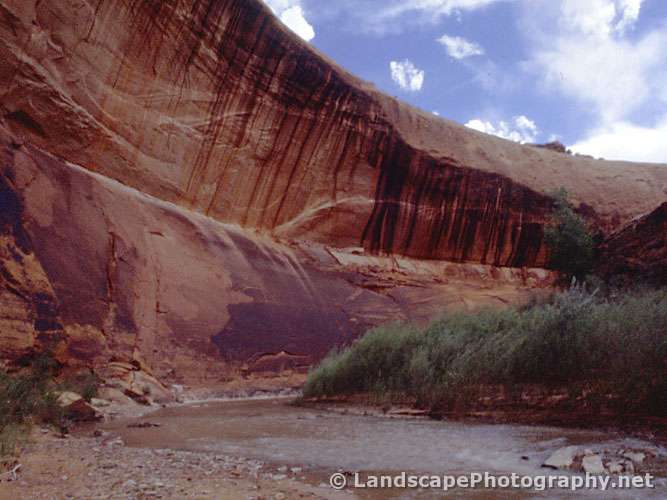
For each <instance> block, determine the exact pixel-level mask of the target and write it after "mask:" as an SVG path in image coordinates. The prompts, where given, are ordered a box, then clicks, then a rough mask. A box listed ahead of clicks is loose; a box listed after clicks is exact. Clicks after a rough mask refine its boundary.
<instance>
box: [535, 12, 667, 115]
mask: <svg viewBox="0 0 667 500" xmlns="http://www.w3.org/2000/svg"><path fill="white" fill-rule="evenodd" d="M641 5H642V0H589V1H586V2H582V1H580V0H562V2H561V3H560V9H559V11H558V14H557V15H558V16H559V18H558V27H559V29H558V30H557V31H553V30H552V31H549V30H546V31H544V32H542V33H541V34H540V35H538V36H537V37H536V40H533V46H534V47H535V50H534V52H533V55H532V58H531V62H530V63H529V64H528V66H527V67H529V68H530V69H532V70H533V71H534V72H536V73H538V74H539V75H540V77H541V80H542V83H543V84H544V85H545V86H546V88H548V89H553V90H557V91H558V92H560V93H562V94H563V95H565V96H567V97H571V98H573V99H575V100H577V101H579V102H580V103H582V104H585V105H588V106H590V108H591V110H592V111H594V112H595V113H596V114H597V116H598V118H599V119H600V121H601V122H603V123H612V122H617V121H620V120H623V119H624V118H626V117H627V116H628V115H629V114H631V113H632V112H633V111H636V110H637V109H638V108H639V107H640V106H641V105H642V104H644V103H645V102H646V101H647V100H648V99H649V98H651V97H652V96H654V95H660V92H661V84H662V82H661V81H660V80H659V79H656V78H654V75H655V73H656V72H658V71H661V69H662V68H664V67H665V65H666V64H667V32H665V31H664V30H655V31H653V32H649V33H646V34H644V35H643V36H642V37H639V38H638V39H629V38H628V37H627V36H626V32H627V31H628V30H629V29H631V28H633V27H634V25H635V23H636V22H637V20H638V18H639V14H640V10H641Z"/></svg>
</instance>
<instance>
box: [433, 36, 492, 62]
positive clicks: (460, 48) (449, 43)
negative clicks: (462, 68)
mask: <svg viewBox="0 0 667 500" xmlns="http://www.w3.org/2000/svg"><path fill="white" fill-rule="evenodd" d="M436 41H437V42H438V43H439V44H441V45H442V46H444V47H445V49H447V53H448V54H449V55H450V56H451V57H453V58H454V59H465V58H466V57H471V56H481V55H482V54H484V49H482V47H480V46H479V45H478V44H476V43H475V42H471V41H469V40H466V39H465V38H462V37H460V36H449V35H442V36H441V37H440V38H438V39H437V40H436Z"/></svg>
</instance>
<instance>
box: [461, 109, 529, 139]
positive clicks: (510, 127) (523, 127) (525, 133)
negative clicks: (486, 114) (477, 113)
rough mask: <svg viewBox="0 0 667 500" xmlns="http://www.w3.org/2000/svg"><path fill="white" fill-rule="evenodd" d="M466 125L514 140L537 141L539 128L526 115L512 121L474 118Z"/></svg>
mask: <svg viewBox="0 0 667 500" xmlns="http://www.w3.org/2000/svg"><path fill="white" fill-rule="evenodd" d="M465 125H466V127H468V128H471V129H474V130H478V131H479V132H484V133H485V134H491V135H495V136H498V137H502V138H503V139H509V140H510V141H514V142H521V143H525V142H535V139H536V138H537V135H538V133H539V129H538V128H537V125H536V124H535V122H534V121H533V120H531V119H530V118H528V117H527V116H525V115H519V116H515V117H514V118H512V120H511V121H510V122H507V121H504V120H501V121H499V122H497V123H495V124H494V123H492V122H490V121H488V120H482V119H480V118H474V119H472V120H470V121H468V123H466V124H465Z"/></svg>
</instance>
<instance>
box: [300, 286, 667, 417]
mask: <svg viewBox="0 0 667 500" xmlns="http://www.w3.org/2000/svg"><path fill="white" fill-rule="evenodd" d="M665 363H667V291H645V292H638V293H627V294H622V295H617V296H612V297H606V298H605V297H598V296H597V295H596V294H594V293H589V292H587V291H586V290H585V289H584V288H583V287H573V288H572V289H570V290H568V291H566V292H562V293H559V294H556V295H554V297H553V298H552V299H551V300H549V301H548V302H545V303H542V304H537V303H536V304H533V305H532V306H530V307H525V308H520V309H519V308H514V309H513V308H510V309H505V310H500V311H482V312H480V313H475V314H472V313H459V314H452V315H447V316H445V317H443V318H441V319H440V320H437V321H435V322H433V323H432V324H431V325H429V326H428V327H427V328H425V329H423V330H418V329H415V328H413V327H410V326H407V325H395V326H392V327H387V328H379V329H375V330H372V331H371V332H369V333H368V334H367V335H365V336H364V337H362V338H361V339H360V340H359V341H358V342H356V343H355V344H353V345H352V346H351V347H350V348H348V349H346V350H344V351H341V352H334V353H332V354H330V355H329V356H328V357H327V358H326V359H325V360H324V361H323V362H322V363H321V364H320V365H319V366H318V367H317V368H315V369H314V370H313V371H312V372H311V373H310V375H309V377H308V381H307V383H306V385H305V388H304V396H305V397H317V396H333V395H340V394H354V393H370V392H373V391H375V392H377V391H384V392H386V393H387V394H392V393H396V394H401V395H402V396H403V397H405V395H409V396H410V397H412V398H413V399H416V400H417V401H418V402H419V403H420V404H435V403H437V402H442V401H450V400H453V399H459V400H460V399H461V398H464V397H466V396H465V395H466V394H468V395H469V397H474V395H475V394H476V388H479V387H481V386H484V385H498V384H500V385H505V386H506V387H507V388H511V387H513V386H516V385H517V384H540V385H544V386H558V387H562V386H573V385H577V384H589V385H590V383H592V384H593V386H595V387H598V390H599V391H600V394H599V395H600V396H601V397H602V396H603V394H602V392H604V391H610V392H614V393H617V394H618V396H619V398H620V399H619V405H621V406H622V407H623V408H625V409H627V410H632V409H641V410H643V411H650V412H651V413H653V414H660V415H667V396H666V395H665V394H667V391H665V389H667V382H666V381H665V380H666V379H665V376H664V375H665ZM593 396H595V394H593Z"/></svg>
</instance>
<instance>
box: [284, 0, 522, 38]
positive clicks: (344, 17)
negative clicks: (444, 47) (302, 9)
mask: <svg viewBox="0 0 667 500" xmlns="http://www.w3.org/2000/svg"><path fill="white" fill-rule="evenodd" d="M283 1H284V0H283ZM301 1H302V3H304V4H306V5H310V4H311V2H312V4H313V5H315V2H316V1H317V15H318V16H323V17H328V18H329V19H330V20H332V22H333V21H335V22H337V23H338V25H339V26H340V25H342V24H344V25H346V28H348V29H350V30H351V31H363V32H367V33H374V34H378V35H383V34H386V33H401V32H403V31H405V30H406V29H407V28H415V27H419V26H421V25H433V24H437V23H438V22H440V21H441V20H442V18H443V17H449V16H451V17H453V18H455V19H460V18H461V16H462V14H464V13H468V12H473V11H475V10H479V9H482V8H484V7H487V6H490V5H493V4H495V3H502V2H511V1H516V0H333V1H329V2H323V1H321V0H301Z"/></svg>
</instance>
